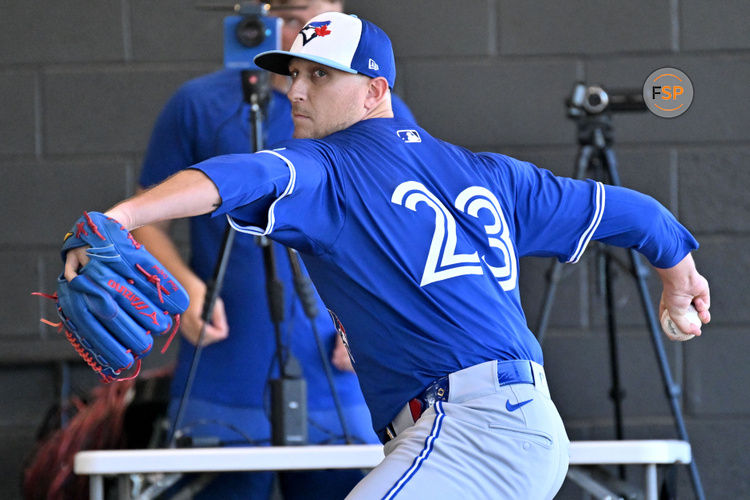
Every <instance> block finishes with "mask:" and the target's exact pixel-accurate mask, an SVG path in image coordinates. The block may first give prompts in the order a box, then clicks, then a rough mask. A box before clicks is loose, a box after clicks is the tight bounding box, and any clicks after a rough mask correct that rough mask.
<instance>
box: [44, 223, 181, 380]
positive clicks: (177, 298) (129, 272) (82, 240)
mask: <svg viewBox="0 0 750 500" xmlns="http://www.w3.org/2000/svg"><path fill="white" fill-rule="evenodd" d="M84 245H90V246H91V248H89V249H88V250H87V251H86V255H87V256H88V257H89V259H90V260H89V262H88V263H87V264H86V265H85V266H83V267H82V268H81V269H80V270H79V271H78V276H76V277H75V278H74V279H73V280H71V281H70V282H68V280H66V279H65V277H64V276H63V275H62V274H61V275H60V277H58V279H57V292H56V293H55V294H54V295H45V294H37V295H43V296H45V297H48V298H52V299H54V300H55V301H56V302H57V313H58V316H59V317H60V320H61V321H60V323H51V322H49V321H46V320H42V321H43V322H44V323H47V324H49V325H52V326H55V327H57V328H58V330H59V331H61V332H62V331H64V332H65V336H66V337H67V338H68V340H69V341H70V343H71V344H73V347H74V348H75V349H76V351H78V354H80V355H81V357H82V358H83V359H84V360H85V361H86V363H88V364H89V366H91V368H93V369H94V370H95V371H96V372H98V373H99V374H100V375H101V376H102V378H103V379H104V381H105V382H111V381H113V380H124V379H126V378H133V377H135V376H136V375H137V374H138V371H139V370H140V363H141V358H143V357H144V356H145V355H146V354H148V353H149V351H151V347H152V346H153V338H152V336H153V335H164V334H165V333H167V332H171V333H170V339H169V341H171V339H172V337H173V336H174V334H175V332H176V331H177V328H178V327H179V323H180V314H181V313H182V312H184V311H185V309H186V308H187V306H188V302H189V299H188V295H187V292H186V291H185V289H184V288H183V287H182V285H180V284H179V283H178V282H177V280H176V279H174V278H173V277H172V275H171V274H169V272H168V271H167V270H166V269H164V267H163V266H162V265H161V264H160V263H159V261H157V260H156V259H155V258H154V257H153V256H152V255H151V254H150V253H149V252H148V251H147V250H146V249H145V248H144V247H143V245H141V244H140V243H138V242H137V241H136V240H135V238H133V236H132V235H131V234H130V233H129V232H128V231H127V230H126V229H125V228H124V227H123V226H122V225H121V224H120V223H119V222H117V221H116V220H114V219H112V218H109V217H106V216H105V215H103V214H101V213H98V212H89V213H87V212H84V213H83V216H82V217H81V218H79V219H78V220H77V221H76V222H75V224H74V225H73V227H72V228H71V230H70V232H68V233H67V234H66V235H65V238H64V240H63V246H62V259H63V262H65V258H66V254H67V252H68V250H71V249H74V248H77V247H81V246H84ZM173 318H174V319H173ZM169 341H168V342H167V344H166V345H165V347H164V350H166V348H167V347H168V345H169ZM164 350H163V351H162V352H164ZM134 365H135V373H134V374H132V375H130V376H129V377H126V376H125V372H126V371H127V370H129V369H130V368H131V367H133V366H134Z"/></svg>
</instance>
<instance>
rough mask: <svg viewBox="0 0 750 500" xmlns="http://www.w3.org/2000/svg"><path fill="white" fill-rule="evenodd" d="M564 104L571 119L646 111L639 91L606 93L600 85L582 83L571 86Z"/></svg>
mask: <svg viewBox="0 0 750 500" xmlns="http://www.w3.org/2000/svg"><path fill="white" fill-rule="evenodd" d="M565 104H566V105H567V106H568V116H569V117H571V118H577V117H582V116H593V115H599V114H602V113H621V112H632V111H646V109H647V108H646V103H645V102H644V101H643V93H642V92H641V90H640V89H638V90H610V91H607V90H605V89H604V87H602V86H601V85H586V84H585V83H582V82H577V83H576V84H575V85H574V86H573V92H572V93H571V94H570V97H569V98H568V99H567V100H566V101H565Z"/></svg>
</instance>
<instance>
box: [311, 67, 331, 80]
mask: <svg viewBox="0 0 750 500" xmlns="http://www.w3.org/2000/svg"><path fill="white" fill-rule="evenodd" d="M327 74H328V72H327V71H326V70H324V69H320V68H318V69H316V70H315V71H313V76H315V77H318V78H322V77H324V76H326V75H327Z"/></svg>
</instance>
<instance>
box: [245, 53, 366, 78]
mask: <svg viewBox="0 0 750 500" xmlns="http://www.w3.org/2000/svg"><path fill="white" fill-rule="evenodd" d="M294 57H296V58H298V59H305V60H307V61H312V62H316V63H320V64H323V65H324V66H329V67H331V68H334V69H338V70H341V71H345V72H346V73H357V70H354V69H352V68H350V67H348V66H344V65H343V64H340V63H337V62H336V61H334V60H332V59H327V58H325V57H319V56H314V55H310V54H300V53H297V52H289V51H286V50H268V51H266V52H261V53H260V54H258V55H257V56H255V58H253V62H254V63H255V64H256V65H258V67H259V68H263V69H265V70H268V71H270V72H272V73H278V74H280V75H288V74H289V61H290V60H291V59H292V58H294Z"/></svg>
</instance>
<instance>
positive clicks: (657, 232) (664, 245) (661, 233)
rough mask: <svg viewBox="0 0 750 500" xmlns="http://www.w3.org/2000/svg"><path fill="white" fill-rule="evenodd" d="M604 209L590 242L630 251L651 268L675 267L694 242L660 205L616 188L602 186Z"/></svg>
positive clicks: (687, 232) (693, 247) (633, 192)
mask: <svg viewBox="0 0 750 500" xmlns="http://www.w3.org/2000/svg"><path fill="white" fill-rule="evenodd" d="M605 192H606V200H607V202H606V209H605V210H604V214H603V216H602V220H601V223H600V224H599V226H598V227H597V229H596V232H595V233H594V236H593V239H595V240H599V241H603V242H604V243H608V244H610V245H615V246H619V247H625V248H634V249H635V250H637V251H639V252H640V253H641V254H643V255H644V257H646V258H647V259H648V261H649V262H650V263H651V264H652V265H653V266H655V267H659V268H663V269H666V268H670V267H673V266H675V265H677V264H678V263H679V262H680V261H681V260H682V259H683V258H684V257H685V256H686V255H687V254H688V253H689V252H691V251H692V250H696V249H697V248H698V242H697V241H696V240H695V238H694V237H693V235H692V234H690V232H689V231H688V230H687V229H686V228H685V227H684V226H683V225H682V224H680V223H679V222H678V221H677V219H675V217H674V215H672V213H671V212H670V211H669V210H667V209H666V208H665V207H664V205H662V204H661V203H659V202H658V201H656V200H655V199H653V198H652V197H650V196H648V195H645V194H642V193H639V192H637V191H633V190H631V189H627V188H623V187H618V186H605Z"/></svg>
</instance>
